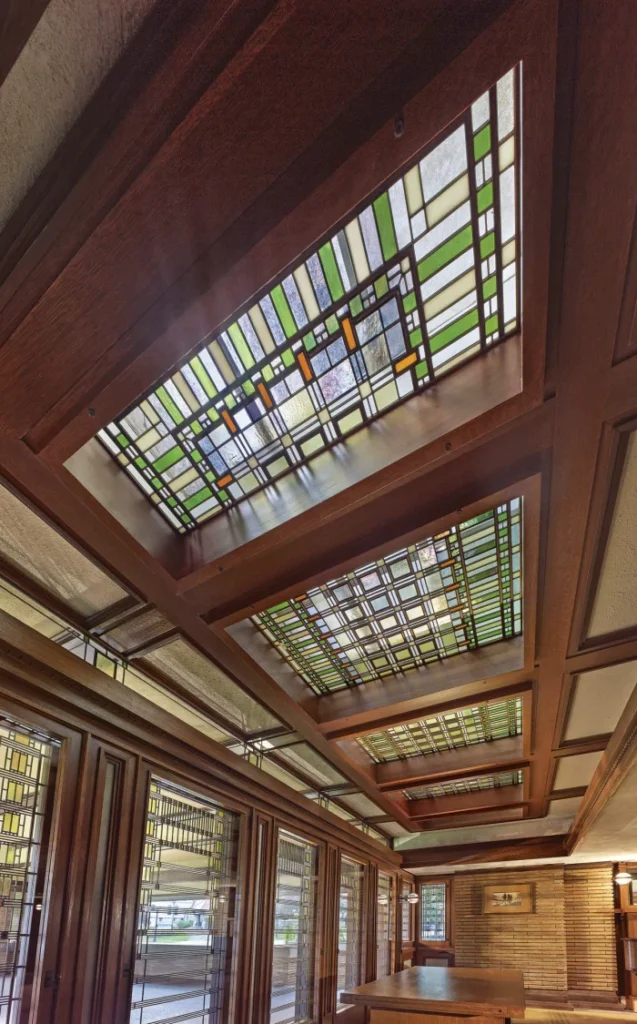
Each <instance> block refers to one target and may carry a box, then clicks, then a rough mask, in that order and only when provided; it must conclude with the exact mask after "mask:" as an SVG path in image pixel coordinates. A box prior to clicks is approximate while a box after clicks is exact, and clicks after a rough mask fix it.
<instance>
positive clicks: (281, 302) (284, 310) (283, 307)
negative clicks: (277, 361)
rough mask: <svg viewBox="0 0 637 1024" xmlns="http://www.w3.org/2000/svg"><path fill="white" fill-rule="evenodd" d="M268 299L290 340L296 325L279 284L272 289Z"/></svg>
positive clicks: (294, 332)
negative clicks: (272, 304) (270, 300)
mask: <svg viewBox="0 0 637 1024" xmlns="http://www.w3.org/2000/svg"><path fill="white" fill-rule="evenodd" d="M270 297H271V299H272V302H273V303H274V308H275V309H276V311H277V313H278V314H279V320H280V321H281V324H282V326H283V330H284V331H285V333H286V335H287V337H288V338H291V337H292V335H294V334H296V324H295V322H294V317H293V316H292V310H291V309H290V307H289V305H288V300H287V299H286V297H285V292H284V291H283V288H282V287H281V285H280V284H278V285H277V286H276V288H273V289H272V291H271V292H270Z"/></svg>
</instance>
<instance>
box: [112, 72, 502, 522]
mask: <svg viewBox="0 0 637 1024" xmlns="http://www.w3.org/2000/svg"><path fill="white" fill-rule="evenodd" d="M519 75H520V69H519V68H516V69H514V70H512V71H510V72H509V73H508V74H507V75H505V76H504V77H503V78H502V79H500V80H499V81H498V83H497V84H496V85H494V86H493V87H492V88H491V89H490V90H489V91H488V92H486V93H485V94H484V95H483V96H481V97H480V98H479V99H478V100H477V101H476V102H475V103H474V104H473V106H472V107H471V108H470V109H469V110H467V111H466V113H465V114H463V115H462V116H461V117H460V118H459V119H458V121H457V122H456V123H455V124H454V125H453V126H452V127H451V128H450V129H449V130H448V131H447V132H446V133H445V135H444V137H443V138H441V139H438V140H437V141H436V142H435V143H434V144H433V145H430V146H428V147H427V149H426V150H425V152H424V154H423V155H422V156H421V158H420V159H419V160H418V161H416V162H415V163H414V164H413V165H412V166H411V167H410V168H409V169H408V170H407V171H406V172H405V173H403V174H402V175H401V176H400V177H399V178H398V179H397V180H396V181H394V182H393V183H392V184H391V185H390V186H389V187H386V188H385V189H384V190H383V191H381V192H380V193H379V194H378V195H377V197H376V198H375V199H374V200H373V201H372V202H371V203H366V204H365V205H364V206H363V207H362V208H360V209H359V210H358V211H357V213H356V215H355V216H354V217H353V219H352V220H350V221H349V223H347V224H345V225H343V226H342V227H341V228H339V229H338V230H337V231H336V232H335V234H334V235H333V236H332V237H331V238H329V239H328V240H327V241H325V243H324V244H323V245H321V246H320V247H319V248H318V250H317V251H314V252H312V253H311V255H309V256H308V257H307V258H306V259H304V260H303V261H302V262H300V263H299V264H298V265H297V266H296V267H295V268H294V269H293V270H292V271H291V272H290V273H288V274H287V275H286V276H284V277H283V278H282V279H281V280H280V281H279V282H278V283H277V284H276V285H275V286H274V287H273V288H271V289H270V290H269V291H268V292H267V294H265V295H263V296H261V298H260V299H259V300H258V301H257V302H255V303H254V304H253V305H251V306H250V307H249V308H247V309H245V310H244V311H243V312H241V314H240V315H237V316H236V317H235V319H234V321H233V322H232V323H231V324H230V325H228V326H227V327H226V328H225V329H224V330H222V331H220V333H219V334H218V335H216V336H215V337H214V338H212V339H207V341H206V342H205V344H203V345H202V346H201V347H200V348H199V349H198V351H197V353H196V354H195V355H194V356H192V357H190V358H189V359H188V360H187V361H185V362H184V363H183V364H182V365H181V366H180V367H179V368H178V369H177V370H176V371H175V372H174V373H173V374H172V375H171V376H170V377H169V378H167V379H166V380H164V381H163V382H162V383H161V384H159V385H158V386H156V387H154V388H153V390H152V391H151V392H150V393H148V394H147V395H146V396H145V397H144V399H143V400H142V401H140V402H139V403H138V404H137V405H135V406H134V407H133V408H131V409H129V410H128V411H127V412H126V413H124V414H123V415H122V416H120V417H119V418H118V419H117V420H116V421H114V422H113V423H111V424H109V425H108V427H107V428H106V429H104V430H102V431H100V433H99V434H98V436H99V438H100V440H101V441H102V443H103V444H104V445H105V446H106V448H107V449H108V451H109V452H110V453H111V455H112V456H113V457H114V458H115V459H116V460H117V461H118V463H119V464H120V466H122V467H123V469H124V470H125V472H126V473H127V474H128V475H129V476H130V477H131V478H132V479H133V480H134V481H135V483H136V484H137V485H138V486H139V487H140V488H141V490H142V491H143V492H144V494H145V495H146V497H147V498H148V499H149V501H151V502H152V503H153V504H154V505H155V506H156V507H157V508H158V509H159V511H160V512H161V513H162V514H163V515H164V517H165V518H166V519H167V520H168V522H169V523H170V524H171V526H172V527H173V528H174V529H175V530H177V531H179V532H182V533H184V532H187V531H188V530H191V529H193V528H194V527H196V526H197V525H199V524H200V523H203V522H205V521H206V520H207V519H210V517H212V516H214V515H216V514H218V513H220V512H222V511H223V510H224V509H228V508H230V507H232V506H233V505H236V504H237V502H239V501H241V500H242V499H244V498H245V497H247V496H249V495H251V494H254V493H255V492H257V491H259V490H262V489H263V488H264V487H266V486H267V485H268V484H269V483H270V482H271V481H273V480H276V479H278V478H279V477H281V476H282V475H284V474H286V473H288V472H290V471H292V470H294V469H295V468H297V467H299V466H301V465H303V464H305V463H307V462H308V461H309V460H310V459H311V458H313V457H314V456H315V455H317V454H318V453H319V452H321V451H323V450H325V449H327V448H329V447H330V446H331V445H334V444H335V443H337V442H338V441H340V440H342V439H343V438H345V437H347V436H348V435H349V434H350V433H351V432H352V431H354V430H356V429H358V428H359V427H361V426H363V425H364V424H365V423H368V422H370V421H371V420H373V419H375V418H376V417H378V416H380V415H382V414H384V413H385V412H386V411H387V410H388V409H391V408H392V407H394V406H395V405H397V404H398V403H399V402H401V401H404V400H405V399H408V398H409V397H411V396H413V395H415V394H417V393H418V392H420V391H422V390H423V389H424V388H426V387H427V386H429V385H431V384H432V383H433V382H434V381H435V380H436V379H437V378H438V377H439V376H440V374H441V373H445V372H448V371H449V370H451V369H453V368H454V367H457V366H458V365H460V364H462V363H464V362H466V361H467V359H469V358H471V357H472V356H473V355H476V354H478V353H480V352H484V351H486V350H487V349H488V348H489V346H491V345H493V344H494V343H495V342H497V341H500V340H502V339H503V338H504V337H506V336H508V335H510V334H512V333H513V332H515V331H517V330H518V329H519V298H518V292H519V280H520V271H519V260H520V252H519V239H518V237H517V232H518V227H517V224H518V219H519V216H518V211H517V206H518V193H519V185H518V176H519V164H518V156H519V153H518V151H519V144H518V141H517V133H518V130H519V126H518V124H517V121H518V117H517V108H518V92H519Z"/></svg>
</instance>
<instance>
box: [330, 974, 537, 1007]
mask: <svg viewBox="0 0 637 1024" xmlns="http://www.w3.org/2000/svg"><path fill="white" fill-rule="evenodd" d="M341 999H342V1001H343V1002H345V1003H360V1004H363V1005H364V1006H367V1007H369V1008H370V1009H386V1010H396V1011H398V1012H410V1011H412V1012H413V1011H415V1012H416V1013H418V1012H420V1013H427V1012H429V1011H434V1012H435V1011H436V1010H437V1011H439V1012H447V1013H450V1014H454V1013H456V1014H462V1015H463V1016H467V1015H471V1014H473V1015H476V1016H479V1015H483V1016H486V1017H501V1018H502V1017H512V1016H516V1015H517V1016H521V1015H523V1014H524V1005H525V1003H524V987H523V983H522V973H521V971H517V970H499V969H498V970H479V969H475V968H471V967H410V968H408V969H407V970H406V971H399V972H398V974H393V975H390V976H389V977H387V978H380V979H379V980H378V981H372V982H371V983H370V984H367V985H361V986H359V987H358V988H354V989H350V990H349V991H347V992H344V993H343V994H342V996H341Z"/></svg>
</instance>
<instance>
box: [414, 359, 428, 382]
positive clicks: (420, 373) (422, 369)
mask: <svg viewBox="0 0 637 1024" xmlns="http://www.w3.org/2000/svg"><path fill="white" fill-rule="evenodd" d="M415 370H416V376H417V377H418V379H420V378H421V377H426V376H427V374H428V373H429V367H428V366H427V364H426V362H424V360H423V361H422V362H420V363H416V366H415Z"/></svg>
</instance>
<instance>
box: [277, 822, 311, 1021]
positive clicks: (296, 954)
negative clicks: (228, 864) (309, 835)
mask: <svg viewBox="0 0 637 1024" xmlns="http://www.w3.org/2000/svg"><path fill="white" fill-rule="evenodd" d="M316 886H317V849H316V846H314V845H313V844H312V843H306V842H304V841H303V840H302V839H299V838H297V837H296V836H292V835H288V834H287V833H285V832H281V833H280V834H279V842H278V848H277V863H276V896H275V912H274V937H273V950H272V997H271V1002H270V1024H298V1022H300V1021H306V1020H310V1019H311V1018H312V1016H313V1009H314V1007H313V1002H314V999H313V995H314V959H315V943H316Z"/></svg>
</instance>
